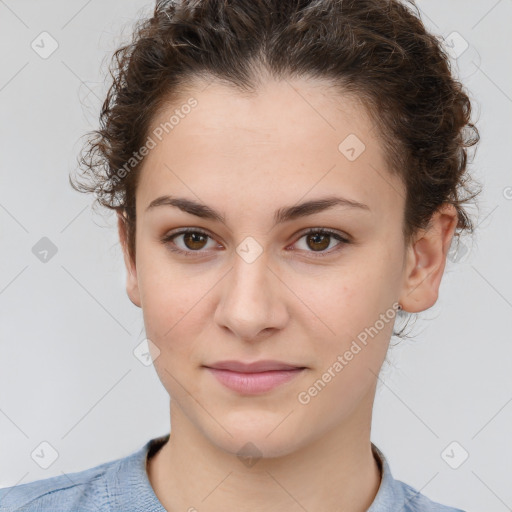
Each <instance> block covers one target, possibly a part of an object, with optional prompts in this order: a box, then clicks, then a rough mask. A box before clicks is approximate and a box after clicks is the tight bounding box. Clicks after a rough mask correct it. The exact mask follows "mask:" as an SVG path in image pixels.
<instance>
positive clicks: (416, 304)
mask: <svg viewBox="0 0 512 512" xmlns="http://www.w3.org/2000/svg"><path fill="white" fill-rule="evenodd" d="M457 221H458V218H457V210H456V209H455V207H454V206H453V205H451V204H447V203H445V204H443V205H442V206H441V207H440V208H439V209H438V210H437V211H436V212H435V213H434V215H433V216H432V219H431V222H430V226H429V227H428V228H427V229H424V230H421V231H420V232H419V234H418V236H417V237H416V241H415V242H414V244H412V245H411V247H409V248H408V249H407V259H406V271H405V274H404V283H403V286H402V293H401V295H400V300H399V302H400V304H401V305H402V308H403V310H404V311H408V312H410V313H417V312H419V311H424V310H425V309H428V308H430V307H432V306H433V305H434V304H435V303H436V301H437V298H438V295H439V285H440V283H441V278H442V277H443V273H444V268H445V265H446V256H447V254H448V251H449V249H450V245H451V241H452V238H453V235H454V232H455V229H456V227H457Z"/></svg>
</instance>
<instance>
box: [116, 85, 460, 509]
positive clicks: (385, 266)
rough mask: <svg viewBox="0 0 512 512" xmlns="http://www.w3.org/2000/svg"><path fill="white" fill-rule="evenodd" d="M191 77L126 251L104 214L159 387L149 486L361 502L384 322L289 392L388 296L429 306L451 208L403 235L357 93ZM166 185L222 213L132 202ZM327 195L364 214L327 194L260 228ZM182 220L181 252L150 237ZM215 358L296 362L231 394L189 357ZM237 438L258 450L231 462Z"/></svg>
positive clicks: (220, 498) (270, 502)
mask: <svg viewBox="0 0 512 512" xmlns="http://www.w3.org/2000/svg"><path fill="white" fill-rule="evenodd" d="M205 85H206V84H203V85H202V86H199V85H196V86H195V87H194V88H192V89H191V90H190V95H192V96H193V97H194V98H196V99H197V101H198V106H197V107H196V108H195V109H193V110H192V111H191V112H190V113H189V114H188V115H187V116H184V119H181V120H180V122H179V124H178V125H176V126H175V127H174V129H173V130H171V131H169V133H168V134H167V135H166V136H165V137H164V138H163V140H162V141H161V142H159V143H158V144H157V146H156V147H155V148H154V149H152V150H151V151H150V153H149V154H148V155H147V157H146V160H145V162H144V165H143V167H142V170H141V176H140V182H139V185H138V188H137V192H136V212H137V222H136V244H135V245H136V257H135V261H132V259H131V258H130V256H129V253H128V249H127V243H126V231H125V226H124V222H123V219H122V217H121V216H119V219H118V229H119V236H120V241H121V245H122V248H123V251H124V259H125V264H126V269H127V293H128V296H129V298H130V300H131V301H132V302H133V303H134V304H135V305H137V306H139V307H141V308H142V311H143V316H144V323H145V327H146V335H147V338H148V339H149V340H151V342H152V343H153V344H154V347H157V348H158V351H157V350H156V349H155V348H153V350H152V353H153V357H156V359H155V360H154V365H155V369H156V371H157V373H158V376H159V378H160V380H161V381H162V384H163V385H164V387H165V389H166V390H167V392H168V393H169V395H170V397H171V402H170V413H171V418H172V428H171V437H170V441H169V442H168V443H166V444H165V445H164V446H163V448H162V449H161V450H160V451H159V452H158V453H157V454H156V456H155V457H153V458H152V459H150V461H149V463H148V468H147V470H148V477H149V480H150V482H151V485H152V487H153V489H154V491H155V493H156V495H157V497H158V499H159V500H160V501H161V503H162V504H163V506H164V507H165V508H166V509H167V510H189V509H190V510H194V509H197V510H201V511H235V510H236V511H249V510H251V511H277V510H279V511H282V510H287V511H303V510H304V509H306V510H323V511H335V510H336V511H338V510H344V511H345V512H356V511H357V512H360V511H364V510H366V509H367V508H368V507H369V506H370V505H371V503H372V502H373V500H374V498H375V495H376V494H377V491H378V488H379V485H380V480H381V475H380V471H379V469H378V466H377V463H376V460H375V459H374V457H373V454H372V452H371V444H370V429H371V418H372V408H373V402H374V398H375V390H376V385H377V381H378V378H377V375H378V374H379V370H380V368H381V366H382V364H383V362H384V359H385V356H386V352H387V349H388V345H389V341H390V337H391V335H392V329H393V321H389V322H387V323H385V324H384V327H383V328H382V329H381V330H380V331H379V332H378V334H377V335H374V336H373V337H372V338H369V341H368V343H367V345H366V346H364V348H362V350H361V351H360V352H358V354H357V355H356V356H354V357H353V359H352V360H351V361H349V362H348V364H347V365H346V366H345V367H344V368H343V370H342V371H341V372H338V373H337V374H336V376H335V377H333V378H332V379H331V381H330V382H329V383H328V384H327V385H326V386H325V387H324V388H323V389H322V390H321V392H319V393H318V394H317V395H316V396H314V397H313V398H311V400H310V401H309V403H307V404H302V403H300V402H299V401H298V394H299V393H300V392H303V391H305V390H306V391H307V390H308V389H309V388H310V387H311V386H312V384H313V383H314V382H315V381H316V380H317V379H319V378H321V377H322V375H323V374H324V373H325V372H326V371H327V370H328V368H329V367H331V368H332V366H333V363H334V362H335V361H336V360H337V357H338V355H340V354H344V353H345V352H346V351H347V350H348V349H349V347H350V346H351V343H352V342H353V340H355V339H356V337H357V336H358V334H359V333H361V332H363V331H364V330H365V328H369V327H371V326H373V325H375V323H376V321H377V320H378V319H379V316H380V315H381V314H383V313H385V312H386V311H394V310H393V309H392V304H393V303H395V302H400V304H401V305H402V306H403V309H404V310H405V311H409V312H419V311H423V310H426V309H428V308H429V307H431V306H432V305H434V303H435V302H436V300H437V297H438V289H439V285H440V281H441V278H442V275H443V271H444V267H445V263H446V254H447V252H448V249H449V246H450V242H451V239H452V236H453V233H454V230H455V227H456V211H455V209H454V208H453V207H452V206H450V205H444V206H443V207H442V208H441V209H440V210H439V211H438V212H436V214H435V215H434V217H433V220H432V224H431V227H430V229H429V230H428V231H427V230H425V231H421V232H419V233H418V234H417V236H416V238H415V239H414V241H413V242H412V243H411V244H410V245H409V246H408V247H406V246H405V245H404V240H403V237H402V230H401V228H402V222H403V212H404V206H405V189H404V186H403V184H402V183H401V182H400V181H399V178H397V177H396V176H394V175H392V174H391V173H390V172H389V170H388V169H387V168H386V164H385V159H384V153H383V149H382V147H381V142H380V140H379V139H378V132H377V130H374V127H373V124H372V122H371V121H370V119H369V117H368V116H367V115H366V111H365V110H364V108H363V106H362V105H361V104H360V103H358V102H357V101H356V100H355V99H354V98H351V97H349V96H348V95H342V94H340V93H337V94H334V93H333V91H332V90H328V89H327V87H325V84H322V83H321V82H319V81H314V80H306V79H300V80H299V79H295V80H293V81H292V80H286V81H280V82H275V81H271V80H266V81H265V82H264V83H263V85H262V86H261V87H260V88H259V90H258V94H257V95H254V96H248V95H246V96H245V95H241V94H240V93H237V92H235V91H234V90H233V89H230V88H228V87H227V86H225V85H222V84H219V83H216V82H212V83H210V84H209V85H208V86H207V87H205ZM185 101H186V98H185V97H184V100H183V103H185ZM178 106H179V105H178ZM176 107H177V104H176V103H175V104H173V106H172V107H169V109H168V110H167V111H165V112H163V113H162V114H161V116H159V117H158V118H156V119H155V120H154V124H153V126H155V127H156V126H158V124H159V123H160V122H162V121H165V120H167V119H169V117H170V115H171V114H172V112H173V111H174V109H175V108H176ZM349 134H356V135H357V137H358V138H359V139H360V140H361V141H363V143H364V144H365V146H366V147H365V150H364V151H363V152H362V153H361V154H360V155H359V156H358V158H356V159H355V160H354V161H350V160H348V159H347V158H346V157H345V155H344V154H342V153H341V152H340V151H339V150H338V145H339V144H340V142H341V141H343V140H344V139H345V138H346V137H347V136H348V135H349ZM164 194H168V195H172V196H178V197H185V198H188V199H192V200H195V201H199V202H201V203H203V204H206V205H208V206H209V207H211V208H212V209H215V210H217V211H219V212H221V213H222V214H223V215H224V216H225V223H223V222H219V221H214V220H208V219H203V218H200V217H197V216H195V215H192V214H190V213H185V212H183V211H181V210H180V209H178V208H176V207H172V206H159V207H155V208H152V209H149V210H147V211H146V208H147V207H148V205H149V204H150V203H151V201H153V200H154V199H155V198H157V197H159V196H161V195H164ZM332 195H336V196H342V197H345V198H349V199H351V200H355V201H359V202H361V203H364V204H365V205H367V206H368V208H369V210H368V211H365V210H363V209H356V208H347V207H340V206H337V207H333V208H331V209H328V210H325V211H322V212H318V213H315V214H314V215H310V216H308V217H303V218H298V219H294V220H290V221H287V222H284V223H282V224H278V225H276V226H274V223H273V214H274V212H275V211H276V210H278V209H279V208H283V207H286V206H292V205H295V204H297V203H299V202H302V201H305V200H311V199H315V198H322V197H326V196H332ZM186 227H193V228H200V229H202V230H204V231H207V232H208V235H209V237H207V238H204V239H201V238H199V239H198V240H199V241H196V242H195V243H194V241H191V240H190V239H187V237H186V236H183V235H181V236H178V237H177V238H175V239H174V243H175V244H176V246H177V247H178V248H181V249H183V250H188V251H189V252H190V253H191V256H190V257H185V256H182V255H178V254H176V253H173V252H172V251H171V250H170V247H171V246H172V242H167V245H166V244H164V243H163V242H162V241H161V238H162V237H164V235H166V234H168V233H170V232H171V231H172V230H177V228H186ZM306 228H329V229H332V230H335V231H336V232H338V233H339V234H340V235H341V236H346V235H349V238H350V239H351V240H352V243H349V244H342V245H339V244H340V242H339V241H338V240H336V239H335V238H333V237H331V238H330V243H329V238H327V242H326V243H325V246H322V245H321V243H319V242H318V241H316V242H315V240H309V242H308V237H307V236H304V234H303V231H304V230H305V229H306ZM246 237H252V238H254V239H255V240H256V241H257V242H258V244H259V246H260V247H261V250H262V253H261V254H260V255H259V257H257V258H256V259H255V260H254V261H252V262H251V263H248V262H247V261H246V260H244V259H243V258H242V257H240V256H239V254H238V253H237V251H236V249H237V247H238V246H240V244H242V242H243V241H244V240H245V239H246ZM186 244H187V245H186ZM315 244H316V245H315ZM327 244H328V245H327ZM242 246H243V244H242ZM318 247H321V248H320V250H318V249H317V250H315V249H316V248H318ZM194 250H195V251H196V252H194ZM198 251H199V252H198ZM319 254H320V256H317V255H319ZM321 254H324V255H325V256H323V257H322V256H321ZM224 359H237V360H243V361H255V360H261V359H276V360H280V361H283V362H287V363H292V364H296V365H299V366H305V367H307V368H306V370H305V371H303V372H302V373H301V374H300V375H299V376H297V377H295V379H293V380H292V381H290V382H288V383H286V384H284V385H281V386H279V387H278V388H276V389H274V390H272V391H270V392H267V393H265V394H263V395H258V396H243V395H240V394H237V393H236V392H234V391H231V390H229V389H227V388H225V387H224V386H223V385H222V384H220V383H219V382H218V381H217V380H216V379H215V378H214V377H213V376H212V375H211V374H210V372H209V371H208V370H206V369H205V368H203V367H202V365H205V364H208V363H210V364H211V363H213V362H215V361H219V360H224ZM248 442H251V443H253V445H254V446H256V447H257V450H258V453H259V456H260V458H257V461H256V463H255V464H254V465H252V466H250V467H249V466H248V465H245V464H243V463H242V462H241V459H240V458H239V457H238V456H237V453H238V452H239V450H240V449H241V448H242V447H243V446H244V445H246V443H248ZM191 507H194V508H191Z"/></svg>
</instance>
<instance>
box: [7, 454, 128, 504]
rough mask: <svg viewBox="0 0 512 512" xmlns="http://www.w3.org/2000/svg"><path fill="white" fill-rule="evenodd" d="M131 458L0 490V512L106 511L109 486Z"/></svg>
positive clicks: (108, 499)
mask: <svg viewBox="0 0 512 512" xmlns="http://www.w3.org/2000/svg"><path fill="white" fill-rule="evenodd" d="M130 457H133V455H129V456H127V457H124V458H120V459H116V460H112V461H109V462H105V463H103V464H100V465H98V466H95V467H93V468H89V469H85V470H83V471H79V472H75V473H67V474H62V475H58V476H54V477H50V478H45V479H42V480H37V481H34V482H29V483H26V484H18V485H15V486H12V487H5V488H2V489H0V512H14V511H16V512H24V511H27V512H28V511H35V510H37V511H41V512H43V511H44V512H46V511H48V512H50V511H51V512H63V511H69V510H80V512H89V511H91V512H93V511H94V512H103V511H107V510H110V507H109V501H110V496H109V494H110V493H109V485H108V484H109V482H111V481H112V479H113V478H114V477H115V475H118V474H119V473H120V470H121V468H122V467H123V464H124V463H126V461H128V460H129V459H130Z"/></svg>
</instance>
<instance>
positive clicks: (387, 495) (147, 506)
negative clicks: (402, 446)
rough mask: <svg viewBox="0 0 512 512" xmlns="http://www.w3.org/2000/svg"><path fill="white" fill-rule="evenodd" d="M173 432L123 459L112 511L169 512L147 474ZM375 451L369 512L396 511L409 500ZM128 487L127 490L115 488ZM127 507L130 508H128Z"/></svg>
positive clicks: (113, 483)
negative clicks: (375, 480) (376, 472)
mask: <svg viewBox="0 0 512 512" xmlns="http://www.w3.org/2000/svg"><path fill="white" fill-rule="evenodd" d="M169 436H170V434H166V435H163V436H160V437H156V438H153V439H151V440H150V441H148V442H147V443H146V444H145V445H144V446H143V447H142V448H141V449H140V450H138V451H137V452H135V453H133V454H132V455H130V456H128V457H126V458H125V459H122V461H121V466H120V467H119V470H118V471H117V472H116V474H115V475H113V477H112V478H113V480H115V481H111V482H110V486H109V487H110V489H109V494H110V497H111V499H112V501H113V502H114V503H113V504H114V507H113V510H128V509H130V510H132V511H133V512H166V511H165V509H164V508H163V506H162V504H161V503H160V501H159V500H158V498H157V496H156V494H155V493H154V491H153V487H152V486H151V483H150V481H149V478H148V475H147V460H148V457H151V456H152V455H154V454H155V453H156V452H157V451H158V450H159V449H160V448H161V447H162V446H163V445H164V444H165V443H166V442H167V441H168V440H169ZM371 448H372V453H373V455H374V457H375V459H376V461H377V464H378V465H379V469H380V471H381V482H380V485H379V489H378V491H377V494H376V496H375V498H374V500H373V502H372V504H371V506H370V508H369V509H368V510H367V512H387V511H393V510H396V506H397V505H398V504H402V505H403V504H405V503H406V501H407V500H406V496H405V492H404V489H403V486H401V485H400V482H399V481H398V480H395V479H394V478H393V475H392V474H391V469H390V467H389V463H388V461H387V459H386V457H385V456H384V454H383V453H382V452H381V451H380V449H379V448H377V446H376V445H375V444H373V443H371ZM119 488H123V489H125V492H124V493H119V492H118V493H115V492H112V489H119ZM126 507H128V508H126Z"/></svg>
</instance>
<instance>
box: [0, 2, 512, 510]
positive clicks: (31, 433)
mask: <svg viewBox="0 0 512 512" xmlns="http://www.w3.org/2000/svg"><path fill="white" fill-rule="evenodd" d="M418 5H419V6H420V8H421V10H422V12H423V17H424V20H425V22H426V24H427V26H428V28H429V29H430V30H432V31H433V32H435V33H436V34H438V35H441V36H443V37H445V38H446V40H447V42H450V41H453V40H454V39H453V37H454V36H453V35H452V36H450V34H452V33H453V32H454V31H456V32H458V33H459V34H460V35H461V36H462V37H463V39H464V40H465V41H467V43H468V44H469V47H468V48H467V49H466V51H464V52H463V53H462V54H460V55H459V56H458V57H457V58H456V59H455V58H454V65H455V66H456V69H457V70H458V71H457V73H458V74H459V76H460V78H461V79H462V80H463V82H464V84H465V85H466V86H467V88H468V89H469V91H470V96H471V98H472V100H473V106H474V111H475V113H474V117H473V118H474V119H475V120H477V122H478V124H477V126H478V127H479V129H480V133H481V136H482V141H481V143H480V147H479V149H478V150H477V153H476V158H475V159H474V162H473V163H472V164H471V170H472V172H473V174H474V175H475V177H476V178H477V179H478V180H480V181H481V182H482V183H483V185H484V192H483V193H482V195H481V196H480V199H479V205H480V210H479V211H475V212H474V215H475V216H477V223H478V231H477V234H476V236H475V237H474V239H473V240H471V239H469V240H467V242H466V246H467V249H468V250H467V252H466V253H465V254H461V255H459V256H453V257H451V259H450V260H449V261H448V266H447V269H446V273H445V276H444V278H443V281H442V285H441V293H440V298H439V301H438V303H437V304H436V305H435V306H434V307H433V308H431V309H430V310H428V311H427V312H425V313H423V318H422V319H421V320H418V321H417V322H416V324H415V328H414V333H415V334H416V338H415V340H412V341H405V342H402V343H401V344H400V345H399V346H398V347H396V348H392V349H391V351H390V356H389V357H390V359H391V361H392V362H393V365H392V367H389V368H385V369H384V370H383V372H382V374H381V378H382V380H381V381H380V382H379V389H378V394H377V397H376V403H375V409H374V420H373V431H372V440H373V442H375V443H376V444H377V446H379V447H380V448H381V449H382V450H383V452H384V454H385V455H386V456H387V457H388V459H389V461H390V465H391V469H392V471H393V474H394V476H395V477H396V478H398V479H400V480H403V481H405V482H407V483H409V484H410V485H413V486H414V487H416V488H417V489H419V490H420V491H421V492H423V493H424V494H426V495H427V496H429V497H431V498H432V499H434V500H436V501H441V502H442V503H447V504H450V505H452V506H457V507H459V508H462V509H464V510H467V511H468V512H476V511H481V510H485V511H486V512H501V511H505V510H510V509H511V508H512V487H511V486H510V479H511V476H512V463H511V462H510V461H511V455H512V441H511V436H510V431H511V429H510V427H511V420H512V403H511V402H512V381H511V378H510V374H511V371H510V368H511V356H512V342H511V341H512V340H511V334H510V332H511V328H512V321H511V319H512V286H511V285H512V275H511V272H510V252H511V244H512V236H511V235H512V233H511V229H510V219H511V215H512V188H511V187H512V173H511V171H510V168H511V167H510V156H509V149H510V143H511V142H512V140H511V138H510V135H511V130H510V119H511V118H512V99H511V98H512V83H511V78H512V73H511V68H510V50H511V43H512V32H511V31H510V23H511V21H512V16H511V15H512V2H511V0H499V1H495V0H489V1H480V2H467V1H464V0H457V1H454V0H450V1H449V2H447V1H446V0H428V1H426V0H425V1H420V2H419V3H418ZM151 9H152V3H151V2H143V1H141V0H115V1H114V0H110V1H101V2H100V1H99V0H89V1H88V2H87V1H64V0H58V1H57V0H52V1H45V2H41V1H35V0H31V1H29V0H24V1H21V0H18V1H15V0H6V1H1V0H0V42H1V46H0V48H1V50H0V51H1V59H2V60H1V66H0V119H1V123H0V144H1V151H0V166H1V174H0V179H1V184H0V230H1V231H0V233H1V241H2V245H1V247H2V251H0V258H1V261H0V314H1V320H0V487H4V486H10V485H15V484H17V483H26V482H30V481H33V480H38V479H41V478H46V477H50V476H54V475H59V474H62V473H71V472H73V471H79V470H82V469H86V468H89V467H93V466H95V465H98V464H100V463H102V462H106V461H109V460H113V459H114V458H118V457H124V456H126V455H128V454H130V453H132V452H133V451H135V450H136V449H138V448H139V447H141V446H142V444H143V443H145V442H146V441H147V440H149V439H150V438H151V437H155V436H157V435H161V434H165V433H166V432H168V428H169V427H168V421H169V419H168V414H169V403H168V396H167V393H166V392H165V390H164V388H163V386H162V385H161V384H160V381H159V380H158V377H157V376H156V373H155V371H154V369H153V367H152V366H145V365H144V364H142V362H141V361H140V360H139V359H138V358H137V357H135V356H134V354H133V350H134V349H135V348H136V347H137V346H138V345H139V344H140V343H141V341H142V340H143V339H144V332H143V323H142V315H141V311H140V310H139V309H138V308H136V307H135V306H133V305H132V304H131V302H130V301H129V299H128V298H127V296H126V292H125V288H124V267H123V263H122V259H121V252H120V247H119V244H118V242H117V233H116V230H115V223H114V216H113V215H109V214H105V215H104V216H103V217H101V216H100V215H98V214H94V213H93V212H92V211H91V208H90V205H91V202H92V197H87V196H84V195H81V194H78V193H76V192H75V191H73V190H72V189H71V187H70V186H69V184H68V173H69V170H70V169H72V168H74V167H75V166H76V156H77V154H78V151H79V149H80V147H81V141H80V140H79V138H80V137H81V136H82V135H84V134H85V133H86V132H87V131H88V130H91V129H93V128H96V126H97V125H96V122H97V114H98V112H99V108H100V104H101V102H102V100H103V98H104V95H105V92H106V88H107V85H106V84H104V77H105V74H106V72H107V66H108V59H109V55H110V54H111V52H112V51H113V50H114V49H115V48H117V47H118V46H119V44H120V43H121V42H124V41H125V40H126V37H127V36H128V35H129V33H130V30H131V25H132V21H133V20H135V19H136V18H137V17H139V16H143V15H145V14H148V13H149V12H150V11H151ZM43 31H46V32H48V33H49V34H50V35H51V37H52V38H53V39H54V40H56V41H57V43H58V48H57V50H56V51H55V52H54V53H53V54H51V55H50V56H49V57H48V58H42V57H41V56H40V54H39V53H37V52H36V51H35V50H34V49H33V48H32V47H31V44H32V42H33V41H34V40H35V42H36V43H35V44H37V43H38V41H40V40H41V37H47V39H46V40H45V45H44V48H45V50H46V51H48V49H50V48H51V46H50V44H51V41H50V39H48V36H40V34H41V32H43ZM38 44H39V45H40V46H42V43H41V42H39V43H38ZM450 44H451V42H450ZM457 45H459V43H456V44H455V45H454V51H458V50H457V48H459V49H460V48H461V47H460V45H459V46H457ZM39 51H43V49H42V48H41V49H40V50H39ZM473 218H475V217H473ZM43 237H47V238H48V239H49V240H51V242H52V244H54V245H55V247H56V249H57V252H56V254H54V255H52V254H51V252H50V253H48V255H47V261H46V262H43V261H41V260H40V259H39V258H38V257H36V254H37V253H38V251H37V250H34V251H35V252H36V254H34V252H33V247H34V246H36V249H37V248H39V246H38V245H36V244H38V243H40V244H41V243H43V244H44V243H45V242H39V241H40V239H41V238H43ZM46 243H47V242H46ZM39 250H40V249H39ZM39 255H40V257H42V256H41V253H39ZM392 343H396V340H392ZM453 441H456V443H458V444H457V445H455V448H454V451H453V452H452V451H450V450H448V454H449V455H451V461H452V465H454V464H455V463H456V462H457V461H460V460H461V459H460V457H461V454H463V452H462V450H466V451H467V452H468V453H469V457H468V459H467V460H466V461H465V462H464V463H463V464H461V465H460V466H459V467H458V468H457V469H453V468H452V467H450V466H449V465H448V464H447V462H446V460H447V456H446V453H447V452H445V449H446V447H447V446H449V445H450V443H452V442H453ZM42 442H47V443H49V444H50V445H51V446H52V447H54V449H55V450H56V451H57V453H58V457H57V459H56V460H55V461H54V462H53V464H51V465H50V466H49V467H48V468H47V469H43V468H42V467H40V464H44V461H43V460H42V459H43V458H44V457H42V458H40V459H38V458H37V457H36V456H34V457H32V456H31V454H33V453H34V452H35V453H42V452H41V449H42V450H43V452H44V453H45V454H46V455H45V456H48V454H49V453H51V449H46V451H45V447H47V445H41V443H42ZM443 453H444V454H445V455H444V456H443V455H442V454H443ZM36 461H38V462H39V464H38V463H36ZM453 461H455V463H454V462H453Z"/></svg>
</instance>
